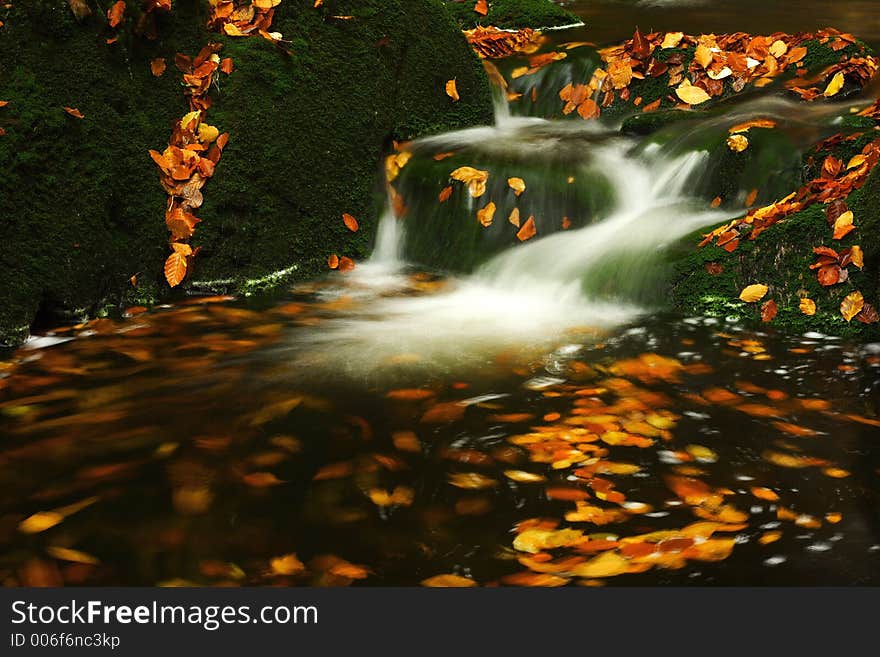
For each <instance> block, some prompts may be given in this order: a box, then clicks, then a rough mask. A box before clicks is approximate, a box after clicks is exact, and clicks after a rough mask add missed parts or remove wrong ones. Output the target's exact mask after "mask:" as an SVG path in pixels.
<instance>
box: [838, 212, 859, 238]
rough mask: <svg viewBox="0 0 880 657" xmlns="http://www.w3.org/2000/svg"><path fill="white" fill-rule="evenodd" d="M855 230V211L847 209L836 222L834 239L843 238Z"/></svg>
mask: <svg viewBox="0 0 880 657" xmlns="http://www.w3.org/2000/svg"><path fill="white" fill-rule="evenodd" d="M853 230H855V226H854V225H853V213H852V210H847V211H846V212H844V213H843V214H842V215H840V216H839V217H838V218H837V220H836V221H835V222H834V239H836V240H840V239H843V238H844V237H846V236H847V235H849V234H850V233H851V232H852V231H853Z"/></svg>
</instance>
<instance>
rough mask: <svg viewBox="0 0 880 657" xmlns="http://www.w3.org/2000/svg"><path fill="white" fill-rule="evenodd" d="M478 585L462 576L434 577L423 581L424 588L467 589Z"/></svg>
mask: <svg viewBox="0 0 880 657" xmlns="http://www.w3.org/2000/svg"><path fill="white" fill-rule="evenodd" d="M476 585H477V583H476V582H475V581H474V580H472V579H470V578H469V577H462V576H461V575H434V576H433V577H429V578H428V579H424V580H422V586H429V587H434V588H466V587H471V586H476Z"/></svg>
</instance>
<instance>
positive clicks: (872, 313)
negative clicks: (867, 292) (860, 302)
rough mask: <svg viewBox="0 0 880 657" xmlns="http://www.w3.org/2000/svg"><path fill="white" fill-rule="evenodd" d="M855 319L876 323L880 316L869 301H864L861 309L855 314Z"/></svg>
mask: <svg viewBox="0 0 880 657" xmlns="http://www.w3.org/2000/svg"><path fill="white" fill-rule="evenodd" d="M856 319H857V320H859V321H860V322H861V323H862V324H876V323H877V321H878V320H880V317H878V315H877V309H876V308H875V307H874V306H873V305H872V304H870V303H866V304H865V305H864V307H863V308H862V311H861V312H860V313H859V314H858V315H856Z"/></svg>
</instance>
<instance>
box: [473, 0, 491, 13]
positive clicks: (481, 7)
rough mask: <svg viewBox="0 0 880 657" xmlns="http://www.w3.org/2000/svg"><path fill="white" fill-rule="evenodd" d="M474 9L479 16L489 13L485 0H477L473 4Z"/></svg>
mask: <svg viewBox="0 0 880 657" xmlns="http://www.w3.org/2000/svg"><path fill="white" fill-rule="evenodd" d="M474 11H475V12H477V13H478V14H479V15H480V16H485V15H486V14H488V13H489V3H488V2H486V0H477V4H476V5H474Z"/></svg>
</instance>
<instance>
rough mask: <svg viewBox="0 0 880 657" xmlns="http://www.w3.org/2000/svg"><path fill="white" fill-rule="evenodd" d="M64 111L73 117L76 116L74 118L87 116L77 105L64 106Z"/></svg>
mask: <svg viewBox="0 0 880 657" xmlns="http://www.w3.org/2000/svg"><path fill="white" fill-rule="evenodd" d="M64 111H65V112H67V113H68V114H70V115H71V116H72V117H74V118H76V119H84V118H86V117H85V116H83V113H82V112H80V111H79V110H78V109H76V108H75V107H65V108H64Z"/></svg>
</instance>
